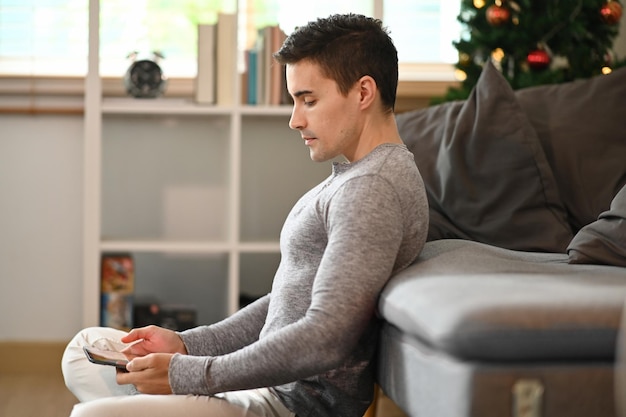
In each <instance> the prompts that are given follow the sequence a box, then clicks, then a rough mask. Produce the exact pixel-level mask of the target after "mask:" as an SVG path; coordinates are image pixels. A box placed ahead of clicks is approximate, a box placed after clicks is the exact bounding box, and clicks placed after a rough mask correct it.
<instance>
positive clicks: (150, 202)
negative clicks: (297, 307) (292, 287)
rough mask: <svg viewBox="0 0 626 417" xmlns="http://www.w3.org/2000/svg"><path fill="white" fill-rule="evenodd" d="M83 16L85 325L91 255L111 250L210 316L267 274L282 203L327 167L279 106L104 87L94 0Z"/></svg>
mask: <svg viewBox="0 0 626 417" xmlns="http://www.w3.org/2000/svg"><path fill="white" fill-rule="evenodd" d="M89 16H90V21H89V63H88V74H87V77H86V89H85V91H86V92H85V127H84V131H85V144H84V199H85V200H84V256H83V261H84V282H83V284H84V287H83V324H84V325H85V326H94V325H98V324H99V320H100V258H101V255H102V254H104V253H112V252H130V253H132V254H133V255H134V256H136V257H137V258H140V259H139V260H137V259H136V264H137V263H140V264H141V266H142V269H139V266H137V274H136V281H137V282H141V285H139V287H142V288H144V289H145V288H150V287H151V286H155V287H156V286H159V285H160V286H162V287H163V288H165V290H164V291H167V292H171V293H180V294H179V296H180V297H183V298H184V297H186V296H187V295H188V296H189V297H190V300H191V302H195V303H202V302H205V301H204V300H205V299H206V303H211V302H213V303H215V304H218V305H217V307H216V308H213V310H211V311H212V312H209V313H208V315H205V318H204V319H203V320H202V321H203V322H201V323H200V324H209V323H207V321H216V320H219V319H221V318H223V317H225V316H226V315H229V314H232V313H233V312H235V311H236V310H237V309H238V308H239V296H240V286H241V283H242V282H245V283H247V284H246V285H250V283H252V285H253V286H256V284H257V283H255V280H256V279H257V277H256V274H257V272H259V271H260V272H259V274H261V272H262V273H263V274H264V276H265V277H266V278H265V279H266V280H267V276H268V275H269V274H271V269H272V265H273V264H274V263H276V262H277V260H278V257H279V245H278V233H279V228H280V224H282V221H283V219H284V217H285V216H286V214H287V211H288V210H289V208H290V207H291V205H292V204H293V203H294V202H295V200H296V199H297V198H298V197H299V196H300V195H301V194H302V193H304V192H305V191H306V190H307V189H309V188H310V187H312V186H313V185H315V184H316V183H318V182H319V181H321V180H322V179H323V178H324V177H326V176H327V175H328V174H329V173H330V168H329V166H328V165H320V164H314V163H313V162H311V161H310V160H309V156H308V151H307V150H306V148H305V147H304V145H303V144H302V142H301V140H299V135H298V134H297V133H295V132H291V131H290V130H289V129H288V127H287V122H288V119H289V114H290V111H291V108H290V107H288V106H278V107H262V106H258V107H257V106H246V105H235V106H232V107H218V106H206V105H197V104H195V103H194V102H193V101H191V100H183V99H169V98H159V99H145V100H140V99H133V98H103V97H102V85H101V79H100V75H99V38H98V37H99V35H98V34H99V1H98V0H90V1H89ZM235 78H236V79H237V80H239V77H235ZM233 89H234V91H235V93H237V92H238V91H239V89H240V86H239V85H234V86H233ZM235 97H239V94H235ZM305 161H306V162H305ZM294 170H297V174H298V175H293V172H294ZM286 174H287V175H286ZM181 259H182V260H181ZM198 260H199V261H198ZM196 261H198V262H200V264H201V266H200V267H198V268H196V263H197V262H196ZM185 262H187V264H188V265H189V266H190V268H189V269H194V268H195V269H194V271H195V274H196V276H195V277H193V279H191V278H189V276H188V274H187V272H188V271H187V270H186V268H185ZM163 265H165V266H163ZM181 265H182V267H181ZM144 271H145V272H144ZM164 271H165V272H164ZM198 271H200V272H198ZM159 274H161V275H163V274H170V275H172V277H171V278H168V277H167V276H159V277H158V278H153V277H154V276H157V275H159ZM198 274H199V277H198ZM203 274H206V275H207V276H206V280H205V278H204V275H203ZM208 275H211V276H208ZM153 279H154V281H151V280H153ZM263 285H265V286H267V285H268V283H264V284H263ZM263 285H261V286H263ZM220 286H221V287H223V288H219V289H218V287H220ZM186 290H188V291H187V295H185V292H186ZM209 292H210V293H211V294H207V293H209ZM181 294H182V295H181ZM211 300H213V301H211ZM216 311H217V312H216ZM207 317H208V318H207Z"/></svg>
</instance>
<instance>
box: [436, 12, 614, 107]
mask: <svg viewBox="0 0 626 417" xmlns="http://www.w3.org/2000/svg"><path fill="white" fill-rule="evenodd" d="M621 15H622V5H621V4H620V3H619V1H618V0H495V2H493V1H492V0H462V1H461V12H460V14H459V17H458V20H459V21H460V22H461V23H462V25H463V28H464V31H463V33H462V36H461V39H460V40H459V41H458V42H454V46H455V47H456V49H457V50H458V53H459V61H458V63H457V64H456V65H455V66H456V74H457V78H459V80H461V86H460V87H459V88H450V89H449V90H448V92H447V94H446V96H445V97H444V98H443V100H444V101H445V100H458V99H465V98H467V96H468V95H469V93H470V91H471V89H472V88H473V87H474V86H475V85H476V82H477V80H478V77H479V75H480V73H481V71H482V67H483V65H484V64H485V62H487V61H488V60H490V59H491V60H492V62H493V63H494V64H495V65H496V66H497V67H498V69H500V71H501V72H502V74H503V75H504V76H505V77H506V78H507V80H508V81H509V82H510V84H511V86H512V87H513V89H519V88H524V87H530V86H534V85H541V84H553V83H561V82H566V81H572V80H575V79H578V78H588V77H591V76H594V75H598V74H601V73H607V72H610V71H611V68H616V67H618V66H622V65H624V64H626V60H621V61H620V59H619V58H618V57H617V56H616V55H615V53H614V51H613V50H612V45H613V41H614V39H615V37H616V35H617V32H618V28H619V20H620V17H621Z"/></svg>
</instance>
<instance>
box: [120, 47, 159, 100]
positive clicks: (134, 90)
mask: <svg viewBox="0 0 626 417" xmlns="http://www.w3.org/2000/svg"><path fill="white" fill-rule="evenodd" d="M137 56H138V53H137V52H133V53H131V54H129V55H128V58H130V59H131V60H132V63H131V64H130V67H128V70H127V71H126V74H125V76H124V87H125V88H126V92H127V93H128V94H130V95H131V96H133V97H136V98H155V97H159V96H160V95H162V94H163V93H164V92H165V88H166V87H167V77H166V76H165V75H164V74H163V70H162V69H161V67H160V66H159V64H158V61H159V59H160V58H163V56H162V55H161V54H160V53H158V52H154V56H153V58H152V59H140V60H137Z"/></svg>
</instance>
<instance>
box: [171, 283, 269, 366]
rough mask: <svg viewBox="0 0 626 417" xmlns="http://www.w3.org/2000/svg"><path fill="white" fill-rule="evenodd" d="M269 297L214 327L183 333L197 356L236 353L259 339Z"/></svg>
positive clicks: (188, 345) (188, 347)
mask: <svg viewBox="0 0 626 417" xmlns="http://www.w3.org/2000/svg"><path fill="white" fill-rule="evenodd" d="M269 301H270V295H269V294H267V295H265V296H263V297H261V298H259V299H258V300H256V301H254V302H253V303H251V304H249V305H247V306H246V307H244V308H242V309H241V310H239V311H237V312H236V313H235V314H233V315H231V316H229V317H227V318H225V319H224V320H222V321H220V322H217V323H215V324H213V325H211V326H199V327H196V328H194V329H189V330H186V331H184V332H181V333H179V335H180V337H181V338H182V340H183V343H184V344H185V347H186V348H187V353H188V354H189V355H193V356H220V355H225V354H227V353H231V352H234V351H236V350H238V349H241V348H242V347H244V346H247V345H250V344H252V343H254V342H256V341H257V340H258V339H259V334H260V333H261V329H262V328H263V325H264V324H265V318H266V317H267V308H268V305H269Z"/></svg>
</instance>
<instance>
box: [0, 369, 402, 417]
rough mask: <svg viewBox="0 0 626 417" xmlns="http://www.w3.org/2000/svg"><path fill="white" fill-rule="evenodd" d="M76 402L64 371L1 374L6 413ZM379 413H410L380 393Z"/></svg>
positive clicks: (57, 415)
mask: <svg viewBox="0 0 626 417" xmlns="http://www.w3.org/2000/svg"><path fill="white" fill-rule="evenodd" d="M75 403H76V398H74V396H73V395H72V394H71V393H70V392H69V391H68V390H67V388H65V384H64V383H63V378H62V376H61V375H60V374H57V373H41V374H35V373H33V374H29V373H4V374H0V416H2V417H42V416H43V417H68V416H69V414H70V411H71V410H72V406H73V405H74V404H75ZM376 417H406V415H405V414H404V413H402V411H401V410H400V409H399V408H398V407H397V406H396V405H395V404H394V403H393V402H392V401H391V400H390V399H389V398H387V397H385V396H380V397H379V399H378V404H377V411H376Z"/></svg>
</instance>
